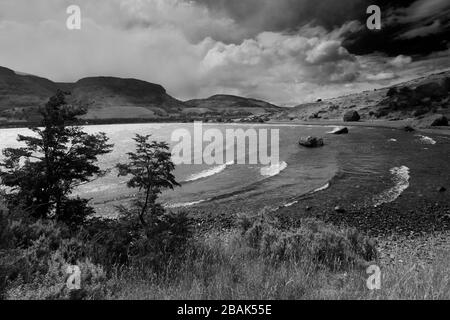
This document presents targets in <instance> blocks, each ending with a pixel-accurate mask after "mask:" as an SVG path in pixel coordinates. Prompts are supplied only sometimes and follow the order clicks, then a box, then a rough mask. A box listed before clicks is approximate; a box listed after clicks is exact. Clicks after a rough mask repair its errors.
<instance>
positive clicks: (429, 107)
mask: <svg viewBox="0 0 450 320" xmlns="http://www.w3.org/2000/svg"><path fill="white" fill-rule="evenodd" d="M449 83H450V71H446V72H441V73H437V74H433V75H429V76H425V77H420V78H417V79H414V80H411V81H408V82H404V83H400V84H397V85H395V86H391V87H386V88H382V89H377V90H372V91H364V92H361V93H356V94H350V95H346V96H341V97H337V98H332V99H327V100H321V101H317V102H314V103H306V104H301V105H298V106H296V107H294V108H291V109H289V110H286V111H284V112H282V113H280V114H278V115H277V117H276V118H277V120H305V121H306V120H342V118H343V115H344V114H345V113H346V112H348V111H352V110H355V111H357V112H358V113H359V114H360V116H361V119H362V120H363V121H364V120H377V119H381V120H400V119H411V120H412V121H420V120H422V119H426V118H428V117H432V116H433V115H435V114H442V115H444V116H446V117H447V118H449V116H450V108H449V107H450V87H449Z"/></svg>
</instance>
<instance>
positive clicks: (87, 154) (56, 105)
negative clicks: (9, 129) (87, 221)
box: [0, 91, 112, 220]
mask: <svg viewBox="0 0 450 320" xmlns="http://www.w3.org/2000/svg"><path fill="white" fill-rule="evenodd" d="M65 95H66V94H65V93H63V92H62V91H58V92H57V93H56V95H54V96H53V97H51V98H50V100H49V101H48V103H47V104H46V105H45V106H44V107H41V108H40V109H39V114H40V115H41V117H42V121H41V127H32V128H30V130H31V131H33V133H34V135H33V136H24V135H19V136H18V139H17V140H18V141H19V142H21V143H24V144H25V147H21V148H7V149H4V150H3V155H4V158H5V160H4V161H3V162H0V180H1V182H2V184H3V185H5V186H6V187H8V189H9V192H8V195H7V201H8V203H9V204H10V205H13V206H14V205H18V204H23V205H25V207H26V208H27V209H28V210H30V212H31V213H32V215H33V216H34V217H36V218H56V219H58V220H70V219H71V217H72V216H73V215H76V214H80V213H79V212H77V211H78V208H87V202H88V201H87V200H84V199H80V198H77V199H70V198H69V196H70V194H71V193H72V191H73V190H74V188H75V187H77V186H79V185H81V184H83V183H87V182H89V181H91V180H92V179H94V178H96V177H99V176H102V175H104V174H105V171H104V170H102V169H100V167H99V166H98V165H97V162H98V157H99V156H100V155H104V154H107V153H109V152H111V148H112V145H111V144H108V138H107V137H106V135H105V134H104V133H98V134H87V133H85V132H83V130H82V128H81V127H80V126H79V125H77V124H78V123H79V122H78V120H77V117H79V116H81V115H84V114H86V110H85V109H84V108H80V107H74V106H72V105H68V104H67V103H66V100H65V98H66V97H65Z"/></svg>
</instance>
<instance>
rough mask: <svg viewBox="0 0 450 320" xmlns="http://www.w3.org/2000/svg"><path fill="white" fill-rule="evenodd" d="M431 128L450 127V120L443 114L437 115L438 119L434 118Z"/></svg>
mask: <svg viewBox="0 0 450 320" xmlns="http://www.w3.org/2000/svg"><path fill="white" fill-rule="evenodd" d="M430 126H431V127H438V126H445V127H446V126H448V119H447V117H445V116H443V115H442V114H437V115H436V117H432V120H431V124H430Z"/></svg>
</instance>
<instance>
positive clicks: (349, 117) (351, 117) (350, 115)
mask: <svg viewBox="0 0 450 320" xmlns="http://www.w3.org/2000/svg"><path fill="white" fill-rule="evenodd" d="M360 119H361V117H360V116H359V113H358V112H356V111H349V112H347V113H346V114H344V121H345V122H354V121H359V120H360Z"/></svg>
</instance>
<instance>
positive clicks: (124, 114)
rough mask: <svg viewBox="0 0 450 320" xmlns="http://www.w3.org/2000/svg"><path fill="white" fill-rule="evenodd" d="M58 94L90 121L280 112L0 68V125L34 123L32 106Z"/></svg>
mask: <svg viewBox="0 0 450 320" xmlns="http://www.w3.org/2000/svg"><path fill="white" fill-rule="evenodd" d="M57 89H61V90H64V91H68V92H71V95H70V96H69V97H68V102H70V103H76V104H81V105H84V106H86V107H87V108H88V114H87V115H85V116H84V118H85V119H95V120H108V119H109V120H127V119H128V120H134V121H135V120H139V119H147V120H149V119H155V120H157V119H168V118H179V119H185V118H191V117H205V116H207V117H208V116H211V117H214V116H217V117H222V116H224V117H233V116H236V117H238V116H247V115H258V114H264V113H273V112H276V111H278V110H280V108H279V107H277V106H275V105H272V104H270V103H267V102H264V101H260V100H255V99H247V98H243V97H236V96H229V95H216V96H212V97H210V98H208V99H198V100H190V101H187V102H182V101H179V100H177V99H175V98H173V97H172V96H170V95H169V94H167V92H166V90H165V89H164V88H163V87H162V86H161V85H158V84H153V83H149V82H146V81H142V80H136V79H121V78H115V77H91V78H84V79H81V80H79V81H77V82H75V83H55V82H52V81H50V80H48V79H44V78H39V77H36V76H32V75H26V74H22V73H20V74H19V73H17V72H15V71H13V70H10V69H7V68H3V67H0V121H2V119H3V121H6V120H8V121H17V120H23V121H29V120H36V117H37V116H38V115H37V112H36V111H37V107H38V106H40V105H43V104H44V103H45V102H47V101H48V98H49V97H51V96H52V95H53V94H54V93H55V92H56V91H57Z"/></svg>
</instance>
